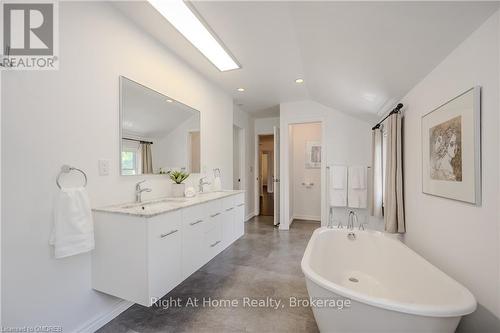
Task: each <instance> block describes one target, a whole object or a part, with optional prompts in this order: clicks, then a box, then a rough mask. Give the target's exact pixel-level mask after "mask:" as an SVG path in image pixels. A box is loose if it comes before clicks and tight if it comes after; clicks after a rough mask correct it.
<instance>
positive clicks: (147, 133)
mask: <svg viewBox="0 0 500 333" xmlns="http://www.w3.org/2000/svg"><path fill="white" fill-rule="evenodd" d="M120 118H121V119H120V123H121V130H120V146H121V151H120V170H121V174H122V175H142V174H165V173H167V172H168V171H170V170H183V171H187V172H189V173H199V172H200V112H199V111H197V110H195V109H193V108H191V107H189V106H187V105H184V104H182V103H180V102H178V101H176V100H174V99H172V98H170V97H168V96H165V95H163V94H161V93H159V92H157V91H155V90H153V89H150V88H148V87H146V86H144V85H142V84H139V83H137V82H135V81H132V80H130V79H128V78H126V77H124V76H120Z"/></svg>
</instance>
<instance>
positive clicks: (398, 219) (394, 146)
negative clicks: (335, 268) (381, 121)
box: [384, 113, 405, 233]
mask: <svg viewBox="0 0 500 333" xmlns="http://www.w3.org/2000/svg"><path fill="white" fill-rule="evenodd" d="M386 132H387V147H386V152H387V153H385V154H384V155H385V156H384V157H385V161H386V166H385V167H386V172H385V174H386V176H385V196H384V221H385V231H386V232H390V233H404V232H405V221H404V204H403V156H402V129H401V114H399V113H394V114H392V115H391V116H389V118H387V120H386Z"/></svg>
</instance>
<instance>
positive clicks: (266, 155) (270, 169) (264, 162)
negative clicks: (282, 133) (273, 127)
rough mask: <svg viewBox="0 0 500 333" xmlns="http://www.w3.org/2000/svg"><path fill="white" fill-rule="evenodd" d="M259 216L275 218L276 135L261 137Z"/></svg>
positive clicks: (259, 155)
mask: <svg viewBox="0 0 500 333" xmlns="http://www.w3.org/2000/svg"><path fill="white" fill-rule="evenodd" d="M258 142H259V151H258V157H259V163H258V166H259V170H258V171H259V173H258V175H259V176H258V180H259V215H262V216H274V135H273V134H265V135H259V140H258Z"/></svg>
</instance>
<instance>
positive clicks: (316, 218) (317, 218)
mask: <svg viewBox="0 0 500 333" xmlns="http://www.w3.org/2000/svg"><path fill="white" fill-rule="evenodd" d="M292 219H294V220H306V221H317V222H321V216H312V215H294V216H293V218H292Z"/></svg>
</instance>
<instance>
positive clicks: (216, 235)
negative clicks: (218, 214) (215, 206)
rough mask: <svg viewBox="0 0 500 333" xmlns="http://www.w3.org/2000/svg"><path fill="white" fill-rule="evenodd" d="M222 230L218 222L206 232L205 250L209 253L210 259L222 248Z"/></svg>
mask: <svg viewBox="0 0 500 333" xmlns="http://www.w3.org/2000/svg"><path fill="white" fill-rule="evenodd" d="M222 243H223V242H222V230H221V228H220V225H219V224H217V225H216V226H215V227H214V228H212V229H211V230H209V231H207V232H206V233H205V251H207V253H208V254H209V258H208V260H210V259H212V258H213V257H214V256H216V255H217V254H218V253H219V252H220V251H221V250H222V245H223V244H222Z"/></svg>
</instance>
